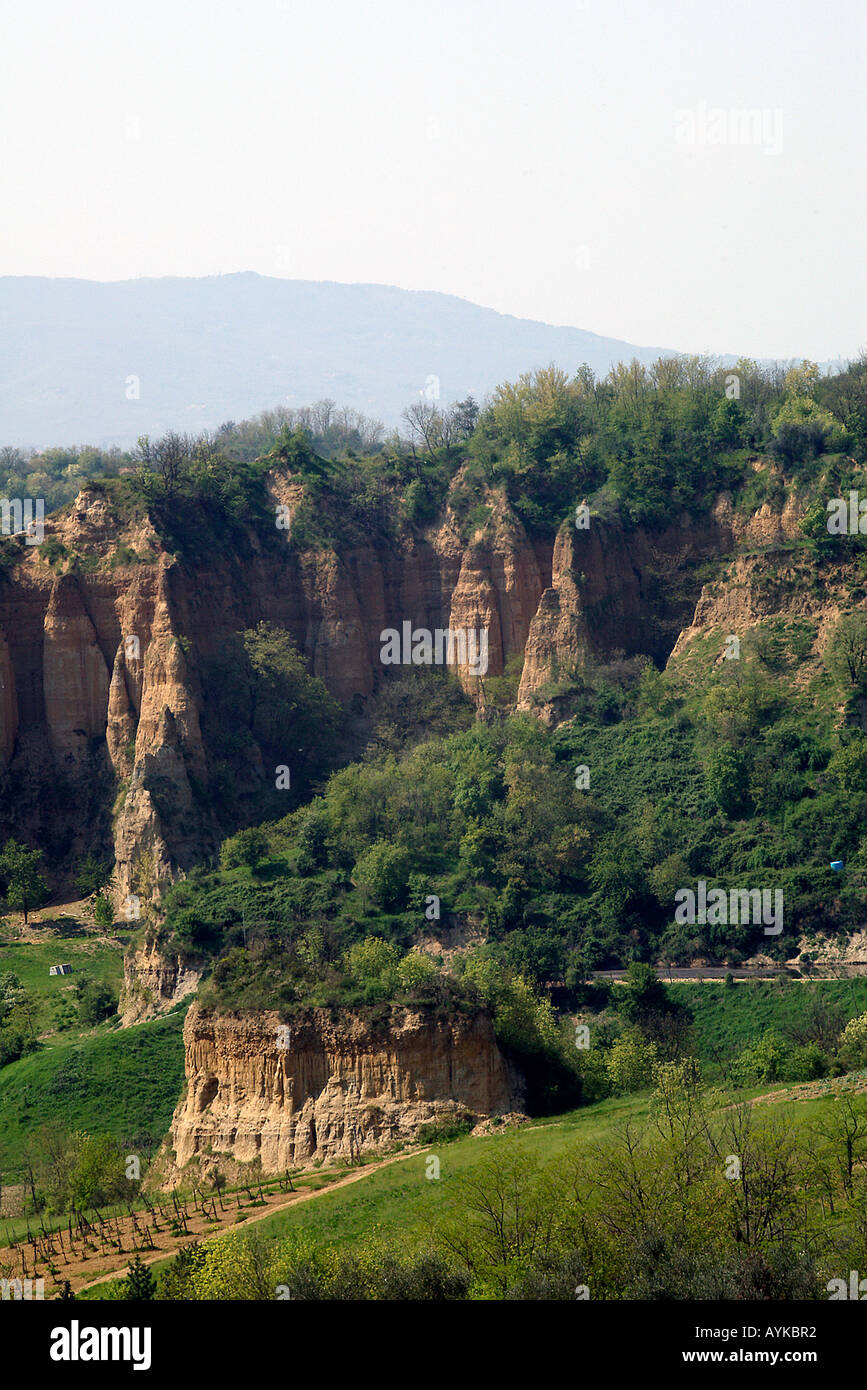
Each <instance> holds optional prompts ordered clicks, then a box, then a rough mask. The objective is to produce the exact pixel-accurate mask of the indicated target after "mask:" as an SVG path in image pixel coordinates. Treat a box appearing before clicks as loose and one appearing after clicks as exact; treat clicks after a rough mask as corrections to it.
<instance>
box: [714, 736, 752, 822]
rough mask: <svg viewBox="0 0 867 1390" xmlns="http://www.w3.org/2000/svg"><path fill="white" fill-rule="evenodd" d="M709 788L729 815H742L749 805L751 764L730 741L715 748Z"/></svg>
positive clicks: (715, 799) (721, 808)
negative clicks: (749, 764)
mask: <svg viewBox="0 0 867 1390" xmlns="http://www.w3.org/2000/svg"><path fill="white" fill-rule="evenodd" d="M706 777H707V789H708V793H709V794H710V796H711V797H712V798H713V800H714V801H715V802H716V804H717V806H719V808H720V810H721V811H723V812H724V813H725V815H727V816H732V817H734V816H738V815H741V814H742V813H743V812H744V811H745V810H746V809H747V805H748V787H749V766H748V763H747V759H746V756H745V755H744V754H743V753H742V752H741V751H740V749H739V748H734V747H732V745H731V744H730V743H726V744H723V745H722V747H720V748H715V749H714V750H713V752H712V753H711V755H710V758H709V760H708V766H707V774H706Z"/></svg>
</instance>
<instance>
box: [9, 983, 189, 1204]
mask: <svg viewBox="0 0 867 1390" xmlns="http://www.w3.org/2000/svg"><path fill="white" fill-rule="evenodd" d="M182 1027H183V1012H181V1011H179V1012H177V1013H173V1014H171V1015H170V1016H169V1017H167V1018H163V1019H157V1020H155V1021H154V1022H152V1023H143V1024H140V1025H138V1026H137V1027H134V1028H125V1029H123V1030H120V1031H111V1032H108V1031H105V1030H104V1029H100V1030H99V1031H97V1032H95V1033H94V1034H92V1035H91V1036H90V1037H87V1038H84V1039H73V1040H69V1041H64V1042H63V1043H61V1044H60V1045H58V1046H56V1047H50V1048H46V1049H45V1050H44V1051H41V1052H36V1053H32V1054H30V1055H29V1056H27V1057H22V1058H21V1059H20V1061H18V1062H13V1063H11V1065H9V1066H7V1067H4V1068H3V1070H2V1072H0V1114H2V1116H3V1126H2V1130H0V1171H2V1173H3V1176H4V1180H5V1181H7V1182H9V1181H13V1180H14V1175H15V1174H17V1173H19V1172H20V1165H21V1161H22V1156H23V1151H24V1146H25V1143H26V1141H27V1137H28V1135H29V1134H31V1133H32V1132H33V1131H34V1130H36V1129H38V1128H39V1127H40V1126H41V1125H43V1124H48V1123H49V1122H51V1121H60V1122H61V1123H63V1124H65V1125H67V1126H68V1127H69V1128H70V1129H83V1130H87V1131H89V1132H90V1133H93V1134H112V1135H114V1136H115V1138H117V1139H120V1140H121V1141H123V1142H136V1143H137V1144H138V1145H139V1147H140V1149H142V1150H143V1151H144V1152H147V1151H148V1150H149V1149H152V1148H155V1147H156V1146H157V1145H158V1144H159V1143H160V1141H161V1139H162V1138H163V1136H164V1134H165V1132H166V1130H167V1129H168V1127H169V1123H170V1121H171V1117H172V1111H173V1110H174V1107H175V1105H176V1104H177V1102H178V1099H179V1097H180V1094H181V1089H182V1087H183V1084H184V1046H183V1039H182V1036H181V1030H182Z"/></svg>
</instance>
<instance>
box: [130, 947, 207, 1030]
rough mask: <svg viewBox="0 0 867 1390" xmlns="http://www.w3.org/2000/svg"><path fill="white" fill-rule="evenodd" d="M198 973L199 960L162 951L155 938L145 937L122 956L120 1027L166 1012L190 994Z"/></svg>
mask: <svg viewBox="0 0 867 1390" xmlns="http://www.w3.org/2000/svg"><path fill="white" fill-rule="evenodd" d="M201 977H202V967H201V965H200V964H199V963H197V962H196V961H190V960H186V959H185V958H184V957H182V956H179V955H177V954H172V955H163V954H162V953H161V952H160V950H159V947H158V946H157V944H156V942H155V941H153V940H148V939H146V940H145V941H143V942H142V943H141V944H140V945H138V946H137V947H135V949H133V950H132V951H129V952H127V954H126V956H125V957H124V962H123V993H122V994H121V1000H120V1015H121V1023H122V1025H123V1027H124V1028H128V1027H129V1026H130V1024H133V1023H144V1022H146V1021H147V1019H149V1018H155V1017H156V1016H157V1014H162V1013H165V1012H166V1010H167V1009H170V1008H172V1007H173V1006H174V1005H175V1004H179V1003H180V1001H181V1000H182V999H186V997H187V995H188V994H192V993H193V991H194V990H195V989H196V988H197V987H198V984H199V981H200V979H201Z"/></svg>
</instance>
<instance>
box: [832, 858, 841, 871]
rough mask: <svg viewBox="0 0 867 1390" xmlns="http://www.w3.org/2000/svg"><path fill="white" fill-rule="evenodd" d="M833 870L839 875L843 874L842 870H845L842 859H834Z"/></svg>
mask: <svg viewBox="0 0 867 1390" xmlns="http://www.w3.org/2000/svg"><path fill="white" fill-rule="evenodd" d="M831 868H832V869H834V870H835V871H836V872H837V873H838V874H839V873H841V872H842V869H843V860H842V859H832V860H831Z"/></svg>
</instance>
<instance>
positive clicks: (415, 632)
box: [379, 622, 488, 676]
mask: <svg viewBox="0 0 867 1390" xmlns="http://www.w3.org/2000/svg"><path fill="white" fill-rule="evenodd" d="M379 640H380V642H381V643H382V646H381V649H380V653H379V657H380V660H381V662H382V664H383V666H431V665H436V666H443V665H445V666H454V665H456V664H457V665H459V666H468V667H469V669H470V672H471V673H472V675H474V676H483V675H484V674H485V672H486V671H487V669H488V629H487V628H486V627H482V628H479V630H478V632H477V631H476V630H475V628H472V627H468V628H462V627H459V628H455V629H454V630H453V629H452V628H439V627H438V628H437V629H436V630H435V631H434V632H431V631H430V629H429V628H426V627H417V628H415V629H413V625H412V623H409V622H406V623H403V624H402V625H401V632H398V630H397V628H395V627H387V628H385V630H384V631H383V632H381V633H380V634H379Z"/></svg>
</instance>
